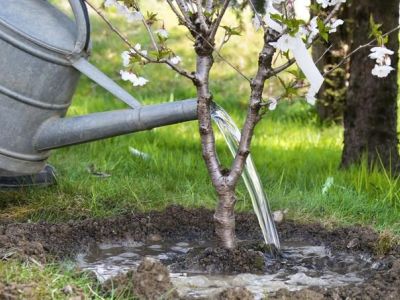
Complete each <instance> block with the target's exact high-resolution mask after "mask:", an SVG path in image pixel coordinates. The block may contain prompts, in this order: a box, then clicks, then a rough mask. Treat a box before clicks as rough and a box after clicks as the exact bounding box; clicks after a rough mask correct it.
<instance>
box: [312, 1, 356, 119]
mask: <svg viewBox="0 0 400 300" xmlns="http://www.w3.org/2000/svg"><path fill="white" fill-rule="evenodd" d="M348 8H349V6H348V4H346V5H344V6H343V7H342V9H341V10H340V13H339V16H338V17H339V18H340V19H343V20H345V24H343V25H342V26H339V27H338V29H337V32H336V33H333V34H332V35H331V36H330V37H329V44H328V43H323V42H322V41H319V42H317V43H315V44H314V45H313V47H312V54H313V59H314V61H318V64H317V66H318V68H319V69H320V70H323V72H326V71H329V70H331V69H332V68H333V67H334V66H336V65H337V64H339V63H340V61H341V60H342V59H343V58H344V57H345V56H346V55H347V54H348V49H349V42H350V32H349V29H350V26H348V18H349V9H348ZM329 47H331V48H330V50H329V51H328V52H326V51H327V49H328V48H329ZM325 52H326V53H325ZM348 79H349V64H348V63H346V64H343V66H341V67H340V68H338V69H336V70H334V71H333V72H332V73H330V74H329V75H327V77H326V78H325V82H324V84H323V86H322V88H321V90H320V91H319V93H318V101H317V106H316V108H317V113H318V117H319V119H320V121H321V122H322V123H330V122H334V123H341V122H342V121H343V109H344V103H345V100H346V93H347V84H348Z"/></svg>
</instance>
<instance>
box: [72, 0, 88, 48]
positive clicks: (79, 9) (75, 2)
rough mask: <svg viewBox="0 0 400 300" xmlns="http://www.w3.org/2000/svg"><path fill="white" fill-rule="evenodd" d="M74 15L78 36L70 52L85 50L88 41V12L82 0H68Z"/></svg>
mask: <svg viewBox="0 0 400 300" xmlns="http://www.w3.org/2000/svg"><path fill="white" fill-rule="evenodd" d="M68 1H69V4H70V5H71V8H72V11H73V13H74V16H75V22H76V25H77V28H78V36H77V39H76V43H75V49H74V51H73V53H72V54H78V53H81V52H82V50H84V51H87V50H88V48H89V42H90V21H89V14H88V11H87V8H86V5H85V1H84V0H68Z"/></svg>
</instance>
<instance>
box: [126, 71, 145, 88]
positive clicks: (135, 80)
mask: <svg viewBox="0 0 400 300" xmlns="http://www.w3.org/2000/svg"><path fill="white" fill-rule="evenodd" d="M119 73H120V75H121V78H122V80H124V81H130V82H131V83H132V84H133V86H143V85H145V84H146V83H147V82H149V81H148V80H147V79H146V78H143V77H140V76H137V75H136V74H134V73H132V72H128V71H123V70H121V71H120V72H119Z"/></svg>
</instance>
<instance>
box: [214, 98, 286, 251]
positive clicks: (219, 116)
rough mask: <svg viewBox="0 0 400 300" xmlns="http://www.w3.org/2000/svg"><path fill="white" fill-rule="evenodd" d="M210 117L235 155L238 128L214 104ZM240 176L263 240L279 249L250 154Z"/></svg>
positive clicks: (238, 134)
mask: <svg viewBox="0 0 400 300" xmlns="http://www.w3.org/2000/svg"><path fill="white" fill-rule="evenodd" d="M211 117H212V119H213V121H214V122H215V124H216V125H217V126H218V128H219V130H220V131H221V133H222V135H223V137H224V139H225V141H226V143H227V144H228V147H229V150H230V151H231V153H232V155H233V156H234V157H235V155H236V153H237V151H238V147H239V141H240V130H239V128H238V127H237V126H236V124H235V122H234V121H233V120H232V118H231V117H230V116H229V114H228V113H227V112H226V111H225V110H224V109H222V108H221V107H219V106H218V105H216V104H215V105H214V106H213V108H212V111H211ZM242 178H243V180H244V183H245V185H246V188H247V190H248V191H249V194H250V198H251V201H252V204H253V208H254V212H255V214H256V216H257V219H258V222H259V224H260V227H261V231H262V234H263V236H264V240H265V242H266V243H267V244H273V245H275V247H276V248H277V249H278V250H279V249H280V242H279V236H278V232H277V230H276V227H275V222H274V219H273V216H272V213H271V209H270V207H269V204H268V200H267V196H266V194H265V192H264V189H263V186H262V184H261V180H260V177H259V176H258V173H257V170H256V167H255V165H254V162H253V159H252V158H251V156H250V155H249V156H248V158H247V161H246V166H245V169H244V170H243V174H242Z"/></svg>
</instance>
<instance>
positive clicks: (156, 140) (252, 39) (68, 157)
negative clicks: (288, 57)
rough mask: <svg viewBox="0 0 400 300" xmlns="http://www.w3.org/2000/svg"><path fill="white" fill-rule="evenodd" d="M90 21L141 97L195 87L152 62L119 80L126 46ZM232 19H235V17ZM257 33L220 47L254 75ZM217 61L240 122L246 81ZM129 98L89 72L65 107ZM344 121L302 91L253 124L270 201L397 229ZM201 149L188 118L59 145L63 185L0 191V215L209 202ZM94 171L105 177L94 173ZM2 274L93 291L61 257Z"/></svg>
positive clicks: (381, 183) (391, 190)
mask: <svg viewBox="0 0 400 300" xmlns="http://www.w3.org/2000/svg"><path fill="white" fill-rule="evenodd" d="M93 2H96V1H93ZM97 3H99V1H97ZM154 4H155V1H153V0H152V1H146V5H148V6H150V5H154ZM157 5H162V4H159V3H157ZM160 10H162V11H163V14H164V15H163V16H164V19H165V20H166V24H165V25H166V26H167V28H170V32H171V38H170V42H169V45H170V47H171V48H172V49H174V50H175V51H176V53H177V54H179V55H180V56H182V57H183V61H184V62H183V65H184V66H185V67H187V68H188V69H193V64H194V58H193V55H192V53H191V41H190V40H189V39H188V38H187V37H186V36H185V34H183V33H182V30H181V29H179V28H177V27H175V20H174V19H173V18H171V16H170V15H168V13H167V12H165V11H166V10H163V9H162V7H161V8H160ZM109 16H111V18H112V20H113V21H114V22H115V24H117V25H118V27H119V28H120V29H121V30H122V31H123V32H125V33H126V34H128V35H129V37H130V39H131V41H132V43H137V42H139V43H141V44H142V45H146V44H147V43H148V37H147V36H146V35H145V32H144V30H143V29H142V28H141V27H140V26H137V25H129V26H128V25H127V24H125V23H124V22H123V21H122V20H121V19H120V18H118V17H117V16H116V15H115V14H109ZM91 18H92V27H93V28H92V32H93V33H92V42H93V54H92V56H91V59H90V60H91V62H92V63H93V64H95V65H96V66H98V67H99V68H100V69H101V70H102V71H104V72H105V73H106V74H107V75H108V76H110V77H111V78H113V79H115V80H116V81H117V82H118V83H120V84H121V85H122V86H124V87H125V88H126V89H127V90H128V91H129V92H130V93H132V94H133V95H134V96H135V97H136V98H137V99H139V100H140V101H141V102H142V103H144V104H151V103H161V102H166V101H173V100H180V99H187V98H192V97H194V96H195V90H194V88H193V86H192V85H191V82H189V81H187V80H186V79H182V78H180V77H178V76H176V75H175V74H174V73H173V72H172V71H171V70H169V69H168V68H166V67H164V66H149V67H146V69H145V70H144V71H143V72H142V73H141V74H143V76H145V77H146V78H148V79H149V80H150V82H149V84H148V85H146V86H145V87H141V88H134V87H132V86H129V84H125V83H124V82H122V81H121V80H120V79H119V75H118V72H119V70H120V68H121V59H120V53H121V52H122V51H123V50H126V49H125V46H124V45H123V43H121V42H120V40H119V39H118V38H117V37H116V36H115V35H114V34H113V33H112V32H111V31H109V30H108V28H107V26H106V25H105V24H104V23H103V22H102V21H101V20H100V19H99V18H98V17H97V16H95V15H94V14H91ZM231 21H232V22H235V20H234V18H233V17H231ZM257 37H259V33H254V32H253V30H252V28H247V34H246V35H245V36H241V37H234V38H233V39H232V43H231V44H230V46H227V47H226V48H224V49H223V50H222V55H223V56H224V57H225V58H226V59H228V60H229V61H232V62H233V63H234V64H235V65H237V66H238V67H239V68H240V69H241V70H243V72H244V73H245V74H246V75H248V76H249V77H251V75H252V74H253V72H254V65H255V62H256V59H257V50H258V49H259V48H260V47H259V46H260V45H259V42H258V41H259V39H257ZM249 45H251V46H249ZM237 53H239V54H240V55H238V54H237ZM216 60H217V63H216V65H215V68H214V71H213V76H212V89H213V93H214V99H215V101H216V102H217V103H218V104H220V105H221V106H222V107H224V108H225V109H226V110H227V111H228V112H229V113H230V114H231V115H232V116H233V118H234V119H235V120H236V121H237V123H238V124H241V123H242V121H243V118H244V113H245V109H246V101H247V98H248V94H249V87H248V83H247V82H246V81H245V80H243V79H242V78H241V77H240V76H239V75H238V74H237V73H236V72H235V71H233V70H232V69H231V68H229V66H227V65H226V64H225V63H224V62H223V61H221V60H220V59H218V58H217V59H216ZM267 91H268V92H270V93H272V95H278V94H279V88H277V85H276V82H274V81H272V82H271V83H269V86H268V87H267ZM124 107H125V106H124V104H122V103H121V102H119V101H118V100H117V99H115V98H113V96H111V95H110V94H108V93H107V92H105V91H104V90H103V89H102V88H100V87H99V86H97V85H96V84H95V83H93V82H91V81H90V80H89V79H87V78H85V77H82V80H81V82H80V84H79V87H78V90H77V92H76V94H75V97H74V101H73V105H72V106H71V108H70V110H69V115H71V116H72V115H81V114H88V113H91V112H97V111H106V110H113V109H120V108H124ZM342 130H343V129H342V127H341V126H339V125H330V126H328V125H321V124H319V122H318V120H317V116H316V112H315V109H314V108H313V107H310V106H308V105H307V104H306V103H305V101H303V100H302V99H298V101H294V102H290V103H289V102H285V103H283V104H281V105H279V106H278V109H277V110H276V111H274V112H269V113H267V114H266V115H265V118H264V120H263V121H262V122H261V123H260V124H259V126H258V127H257V130H256V134H255V138H254V142H253V145H252V155H253V159H254V160H255V163H256V166H257V168H258V171H259V173H260V177H261V179H262V182H263V184H264V187H265V190H266V193H267V195H268V196H269V199H270V202H271V206H272V208H273V210H278V209H282V210H283V209H288V216H289V217H290V218H293V219H296V220H301V221H304V222H306V221H315V220H317V221H320V222H323V223H325V224H328V225H329V226H335V225H347V224H354V223H357V224H359V223H360V224H364V225H371V226H373V227H375V228H376V229H378V230H388V231H390V232H393V233H395V234H399V233H400V221H399V213H400V182H399V180H398V179H393V178H391V177H390V174H387V173H385V172H378V171H373V172H370V173H369V172H367V167H366V166H365V165H364V166H362V167H358V168H356V167H355V168H352V169H350V170H340V169H339V164H340V157H341V149H342ZM217 141H218V151H219V153H220V157H221V159H223V160H224V161H229V160H230V155H229V152H228V150H227V147H226V145H224V141H223V139H222V136H220V135H219V134H218V135H217ZM129 147H133V148H135V149H137V150H139V151H142V152H145V153H147V154H148V155H149V159H143V158H142V157H139V156H135V155H132V154H131V153H130V151H129ZM200 149H201V147H200V142H199V134H198V130H197V123H196V122H189V123H184V124H178V125H173V126H169V127H165V128H159V129H154V130H151V131H146V132H142V133H136V134H132V135H126V136H121V137H116V138H112V139H107V140H103V141H98V142H93V143H89V144H83V145H79V146H73V147H69V148H65V149H59V150H55V151H54V152H53V155H52V156H51V159H50V163H51V164H52V165H54V166H55V168H56V169H57V171H58V184H57V185H56V186H53V187H51V188H47V189H24V190H18V191H7V192H5V191H2V192H0V209H1V210H0V220H1V221H4V222H10V221H23V222H26V221H30V222H37V221H52V222H61V221H67V220H71V219H83V218H87V217H109V216H115V215H119V214H122V213H126V212H132V211H148V210H153V209H157V210H161V209H163V208H165V207H166V206H168V205H172V204H178V205H183V206H188V207H208V208H213V207H214V206H215V204H216V198H215V194H214V192H213V189H212V186H211V183H210V180H209V178H208V175H207V172H206V168H205V165H204V163H203V161H202V157H201V150H200ZM90 169H91V170H93V169H95V170H96V171H98V172H104V173H107V174H109V175H110V176H109V177H105V178H101V177H96V176H94V175H93V174H91V172H90V171H89V170H90ZM329 177H332V178H333V185H332V186H331V188H330V189H329V190H328V191H327V192H326V193H323V192H322V189H323V186H324V184H325V182H326V181H327V179H328V178H329ZM238 198H239V202H238V210H239V211H243V210H245V211H248V210H251V209H252V208H251V201H250V198H249V196H248V194H247V192H246V190H245V188H244V185H243V184H241V185H240V187H239V189H238ZM29 272H31V274H30V275H29V274H27V273H29ZM0 274H6V275H7V276H8V277H6V278H10V280H11V279H12V280H16V279H15V278H17V281H20V282H29V278H31V277H32V276H35V274H36V275H37V274H39V275H40V274H41V275H40V276H43V277H46V278H50V279H48V280H47V279H46V280H39V282H40V284H43V285H44V286H46V285H50V286H55V287H54V288H55V289H56V290H57V289H58V288H60V286H61V285H62V284H64V282H66V281H65V280H66V278H67V279H68V278H69V279H70V280H72V281H73V282H75V284H76V285H78V286H82V287H83V288H84V289H86V288H87V282H86V281H85V280H86V279H84V278H83V279H82V278H79V279H75V278H74V279H72V278H73V275H71V274H69V273H68V272H67V273H64V271H63V268H60V266H55V267H46V268H45V269H40V268H35V267H33V266H30V267H29V268H24V267H21V266H20V265H18V264H15V263H13V262H12V263H6V262H0ZM15 274H21V275H20V276H17V275H15ZM32 274H33V275H32ZM49 274H50V275H49ZM57 276H61V277H60V278H61V279H58V280H59V281H60V282H61V283H60V284H55V285H54V283H51V280H53V279H54V280H55V278H58V277H57ZM63 276H67V277H66V278H65V277H63ZM68 276H69V277H68ZM51 278H52V279H51ZM67 281H68V280H67ZM49 282H50V283H49ZM59 297H62V296H60V295H58V294H57V293H56V294H55V296H54V298H59Z"/></svg>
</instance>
